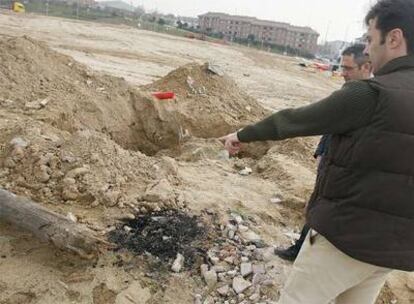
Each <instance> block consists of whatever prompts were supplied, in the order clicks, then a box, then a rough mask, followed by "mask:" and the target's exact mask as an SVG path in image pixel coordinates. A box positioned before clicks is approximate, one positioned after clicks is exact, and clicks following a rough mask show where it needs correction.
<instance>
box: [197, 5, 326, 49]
mask: <svg viewBox="0 0 414 304" xmlns="http://www.w3.org/2000/svg"><path fill="white" fill-rule="evenodd" d="M198 18H199V26H200V30H201V31H203V32H206V33H208V32H212V33H217V34H222V35H223V37H226V38H228V39H234V38H237V39H248V40H252V41H258V42H264V43H268V44H275V45H279V46H286V47H290V48H293V49H298V50H302V51H306V52H308V53H310V54H315V53H316V51H317V49H318V45H317V42H318V37H319V33H317V32H316V31H314V30H313V29H311V28H310V27H301V26H293V25H290V24H289V23H282V22H275V21H266V20H259V19H257V18H254V17H245V16H234V15H228V14H224V13H207V14H204V15H200V16H198Z"/></svg>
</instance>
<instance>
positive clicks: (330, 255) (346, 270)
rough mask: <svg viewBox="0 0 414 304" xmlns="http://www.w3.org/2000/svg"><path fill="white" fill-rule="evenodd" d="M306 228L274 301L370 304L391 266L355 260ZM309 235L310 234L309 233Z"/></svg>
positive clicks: (373, 300) (286, 303)
mask: <svg viewBox="0 0 414 304" xmlns="http://www.w3.org/2000/svg"><path fill="white" fill-rule="evenodd" d="M311 233H313V234H314V233H315V231H312V230H311V231H310V232H309V233H308V235H307V237H306V240H305V242H304V244H303V246H302V249H301V251H300V253H299V255H298V257H297V259H296V261H295V263H294V264H293V269H292V272H291V274H290V276H289V278H288V279H287V281H286V285H285V288H284V290H283V291H282V294H281V296H280V299H279V302H277V303H278V304H328V303H336V304H374V303H375V300H376V298H377V297H378V294H379V292H380V291H381V288H382V286H383V285H384V283H385V280H386V276H387V274H389V273H390V272H391V269H388V268H382V267H377V266H374V265H370V264H367V263H363V262H360V261H357V260H355V259H353V258H351V257H349V256H347V255H346V254H344V253H342V252H341V251H340V250H338V249H336V247H334V246H333V245H332V244H331V243H330V242H329V241H328V240H327V239H325V238H324V237H323V236H322V235H320V234H317V235H316V236H314V237H313V244H310V235H311ZM313 234H312V235H313Z"/></svg>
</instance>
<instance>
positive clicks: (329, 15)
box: [124, 0, 376, 43]
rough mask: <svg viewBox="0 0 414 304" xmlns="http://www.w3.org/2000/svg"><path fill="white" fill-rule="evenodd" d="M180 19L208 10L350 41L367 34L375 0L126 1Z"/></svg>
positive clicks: (322, 37)
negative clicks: (281, 23) (305, 28)
mask: <svg viewBox="0 0 414 304" xmlns="http://www.w3.org/2000/svg"><path fill="white" fill-rule="evenodd" d="M124 1H125V2H128V3H132V4H133V5H135V6H136V5H143V6H144V7H145V8H146V9H147V10H155V9H156V10H158V11H159V12H162V13H172V14H174V15H181V16H190V17H191V16H194V17H195V16H197V15H200V14H203V13H206V12H208V11H214V12H224V13H228V14H238V15H246V16H253V17H257V18H260V19H266V20H274V21H284V22H289V23H291V24H293V25H303V26H310V27H312V28H313V29H315V30H316V31H318V32H319V34H320V37H319V43H320V42H323V41H324V40H325V37H326V34H327V37H328V40H329V41H331V40H347V41H352V40H353V39H355V38H357V37H360V36H361V35H362V33H363V32H364V31H365V29H364V26H363V22H362V20H363V18H364V15H365V13H366V11H367V10H368V8H369V7H370V3H371V4H372V3H374V2H376V1H375V0H132V1H131V0H124Z"/></svg>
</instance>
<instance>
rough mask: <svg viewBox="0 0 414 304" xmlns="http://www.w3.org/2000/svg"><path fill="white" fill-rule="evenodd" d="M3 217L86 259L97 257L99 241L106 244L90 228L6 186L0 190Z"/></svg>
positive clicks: (0, 215)
mask: <svg viewBox="0 0 414 304" xmlns="http://www.w3.org/2000/svg"><path fill="white" fill-rule="evenodd" d="M0 220H4V221H6V222H9V223H10V224H12V225H14V226H16V227H20V228H22V229H24V230H27V231H29V232H31V233H32V234H34V235H35V236H36V237H37V238H39V239H41V240H43V241H47V242H51V243H52V244H54V245H55V246H56V247H58V248H60V249H65V250H69V251H72V252H75V253H77V254H79V255H80V256H81V257H83V258H93V257H95V256H96V254H97V253H98V250H99V244H100V243H105V241H103V240H100V239H99V238H98V237H96V235H95V233H94V232H93V231H92V230H90V229H89V228H87V227H85V226H83V225H81V224H78V223H75V222H73V221H71V220H69V219H68V218H66V217H64V216H62V215H60V214H58V213H56V212H53V211H50V210H48V209H46V208H44V207H42V206H40V205H39V204H36V203H34V202H32V201H31V200H29V199H27V198H24V197H19V196H16V195H15V194H13V193H11V192H9V191H5V190H3V189H0Z"/></svg>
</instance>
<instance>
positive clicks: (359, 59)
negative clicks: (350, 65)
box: [342, 43, 369, 67]
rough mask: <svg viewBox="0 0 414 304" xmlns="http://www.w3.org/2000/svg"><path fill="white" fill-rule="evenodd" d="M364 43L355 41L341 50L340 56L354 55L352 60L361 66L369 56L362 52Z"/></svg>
mask: <svg viewBox="0 0 414 304" xmlns="http://www.w3.org/2000/svg"><path fill="white" fill-rule="evenodd" d="M364 50H365V45H363V44H360V43H357V44H353V45H351V46H349V47H347V48H346V49H345V50H344V51H343V52H342V56H352V55H354V60H355V62H356V64H357V65H358V66H359V67H361V66H362V65H363V64H365V63H367V62H369V58H368V56H367V55H366V54H364Z"/></svg>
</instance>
